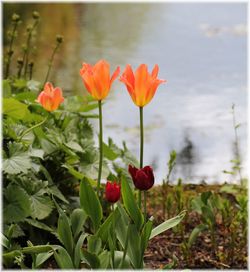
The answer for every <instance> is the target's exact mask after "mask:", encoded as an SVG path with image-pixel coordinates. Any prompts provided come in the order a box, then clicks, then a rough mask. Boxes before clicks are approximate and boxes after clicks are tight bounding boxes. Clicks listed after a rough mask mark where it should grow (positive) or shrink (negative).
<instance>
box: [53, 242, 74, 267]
mask: <svg viewBox="0 0 250 272" xmlns="http://www.w3.org/2000/svg"><path fill="white" fill-rule="evenodd" d="M54 257H55V259H56V262H57V264H58V266H59V267H60V268H61V269H73V268H75V267H74V265H73V262H72V260H71V258H70V256H69V254H68V252H67V251H66V250H65V249H64V248H63V247H61V246H58V248H57V250H55V251H54Z"/></svg>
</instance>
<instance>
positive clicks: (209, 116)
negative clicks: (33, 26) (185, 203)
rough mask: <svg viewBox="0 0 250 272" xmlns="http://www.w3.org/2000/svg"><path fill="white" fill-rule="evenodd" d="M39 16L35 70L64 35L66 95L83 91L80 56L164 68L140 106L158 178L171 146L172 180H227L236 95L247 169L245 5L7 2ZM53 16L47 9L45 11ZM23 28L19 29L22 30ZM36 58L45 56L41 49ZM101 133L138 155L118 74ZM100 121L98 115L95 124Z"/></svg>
mask: <svg viewBox="0 0 250 272" xmlns="http://www.w3.org/2000/svg"><path fill="white" fill-rule="evenodd" d="M33 10H37V11H39V12H40V14H41V23H40V26H39V29H38V33H39V35H38V36H37V50H36V51H35V53H34V56H33V58H34V60H35V69H36V70H35V75H34V77H35V78H36V79H38V80H43V79H44V77H45V72H46V65H47V62H48V61H47V60H48V58H49V56H50V54H51V47H52V45H53V43H54V37H55V35H56V34H58V33H59V34H63V35H64V38H65V43H64V44H63V47H62V49H61V50H60V54H59V56H57V58H56V63H55V67H54V69H53V73H52V75H51V80H52V81H53V82H55V83H56V85H58V86H61V87H62V88H63V89H65V90H71V91H70V92H71V93H77V94H80V93H83V85H82V82H81V79H80V77H79V69H80V67H81V63H82V62H83V61H85V62H89V63H93V64H94V63H95V62H97V61H98V60H99V59H101V58H104V59H106V60H107V61H109V62H110V63H111V64H112V65H111V66H112V69H114V68H115V67H116V66H117V65H120V66H121V69H122V70H123V69H124V68H125V65H126V64H127V63H129V64H131V65H132V66H133V67H134V68H136V67H137V66H138V65H139V64H141V63H146V64H148V66H149V69H150V70H151V69H152V68H153V66H154V64H156V63H157V64H158V65H159V67H160V71H159V78H162V79H166V80H167V83H166V84H162V85H161V86H160V87H159V89H158V91H157V93H156V95H155V97H154V99H153V100H152V102H151V103H150V104H148V105H147V106H146V107H145V109H144V120H145V150H144V153H145V155H144V156H145V159H144V163H145V164H152V165H153V166H154V168H155V175H156V182H157V183H161V182H162V179H163V178H164V177H165V176H166V174H167V161H168V158H169V152H170V151H171V150H173V149H174V150H176V152H177V154H178V155H177V157H178V160H177V167H176V169H175V172H174V173H173V176H172V179H173V180H176V179H177V178H179V177H180V178H183V180H184V181H185V182H193V183H199V182H201V181H206V182H208V183H212V182H224V181H232V180H233V179H232V177H230V176H228V175H227V174H224V173H223V172H222V171H223V170H225V169H226V170H230V169H231V163H230V160H231V159H233V158H234V156H235V155H234V130H233V124H232V113H231V106H232V103H234V104H235V105H236V108H235V111H236V119H237V123H241V126H240V128H239V129H238V134H239V141H240V151H241V156H242V160H243V166H244V169H243V173H245V174H246V171H245V166H246V153H247V150H246V149H247V148H246V146H247V4H246V3H207V4H206V3H190V4H188V3H185V4H184V3H157V4H156V3H155V4H152V3H151V4H150V3H143V4H129V3H119V4H100V3H88V4H83V3H81V4H80V3H78V4H38V3H36V4H28V3H26V4H20V3H19V4H4V14H5V16H4V26H8V17H9V14H12V12H13V11H16V12H19V13H20V14H21V15H22V18H23V20H24V21H25V18H28V17H30V14H31V12H32V11H33ZM51 14H53V16H52V15H51ZM23 37H24V34H20V38H23ZM41 56H42V57H41ZM103 115H104V129H105V130H104V139H105V140H107V138H108V137H111V138H113V139H114V141H115V142H116V143H118V144H119V145H121V143H122V141H123V140H125V141H126V142H127V146H128V148H129V149H131V151H132V152H133V153H134V154H135V155H136V156H138V157H139V112H138V109H137V107H136V106H135V105H134V104H133V103H132V102H131V99H130V97H129V95H128V93H127V90H126V89H125V86H123V84H121V83H120V82H118V81H116V82H115V84H114V85H113V88H112V91H111V94H110V96H109V97H108V99H107V101H106V103H105V105H104V107H103ZM94 125H95V126H97V122H94Z"/></svg>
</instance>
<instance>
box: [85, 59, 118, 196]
mask: <svg viewBox="0 0 250 272" xmlns="http://www.w3.org/2000/svg"><path fill="white" fill-rule="evenodd" d="M119 73H120V67H119V66H118V67H117V68H116V70H115V71H114V73H113V75H112V76H111V77H110V67H109V63H108V62H106V61H105V60H100V61H98V62H97V63H96V64H95V65H94V66H91V65H90V64H88V63H83V64H82V68H81V69H80V75H81V77H82V81H83V84H84V85H85V87H86V89H87V91H88V92H89V93H90V94H91V95H92V97H93V98H94V99H96V100H98V109H99V131H100V133H99V154H100V156H99V168H98V177H97V194H99V190H100V184H101V175H102V160H103V140H102V139H103V135H102V100H103V99H104V98H106V97H107V95H108V93H109V91H110V88H111V85H112V83H113V81H114V80H115V79H116V78H117V77H118V75H119Z"/></svg>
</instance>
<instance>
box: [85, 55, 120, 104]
mask: <svg viewBox="0 0 250 272" xmlns="http://www.w3.org/2000/svg"><path fill="white" fill-rule="evenodd" d="M119 73H120V67H117V68H116V70H115V71H114V73H113V75H112V77H111V78H110V67H109V63H108V62H106V61H105V60H100V61H98V62H97V63H96V64H95V65H94V66H91V65H90V64H88V63H83V64H82V69H80V75H81V77H82V81H83V84H84V85H85V87H86V89H87V91H88V92H89V93H90V94H91V95H92V97H93V98H94V99H96V100H103V99H104V98H105V97H106V96H107V95H108V93H109V91H110V88H111V85H112V83H113V81H114V80H115V79H116V78H117V77H118V75H119Z"/></svg>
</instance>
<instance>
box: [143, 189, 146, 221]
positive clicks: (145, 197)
mask: <svg viewBox="0 0 250 272" xmlns="http://www.w3.org/2000/svg"><path fill="white" fill-rule="evenodd" d="M143 193H144V199H143V200H144V222H145V224H146V220H147V191H143Z"/></svg>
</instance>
